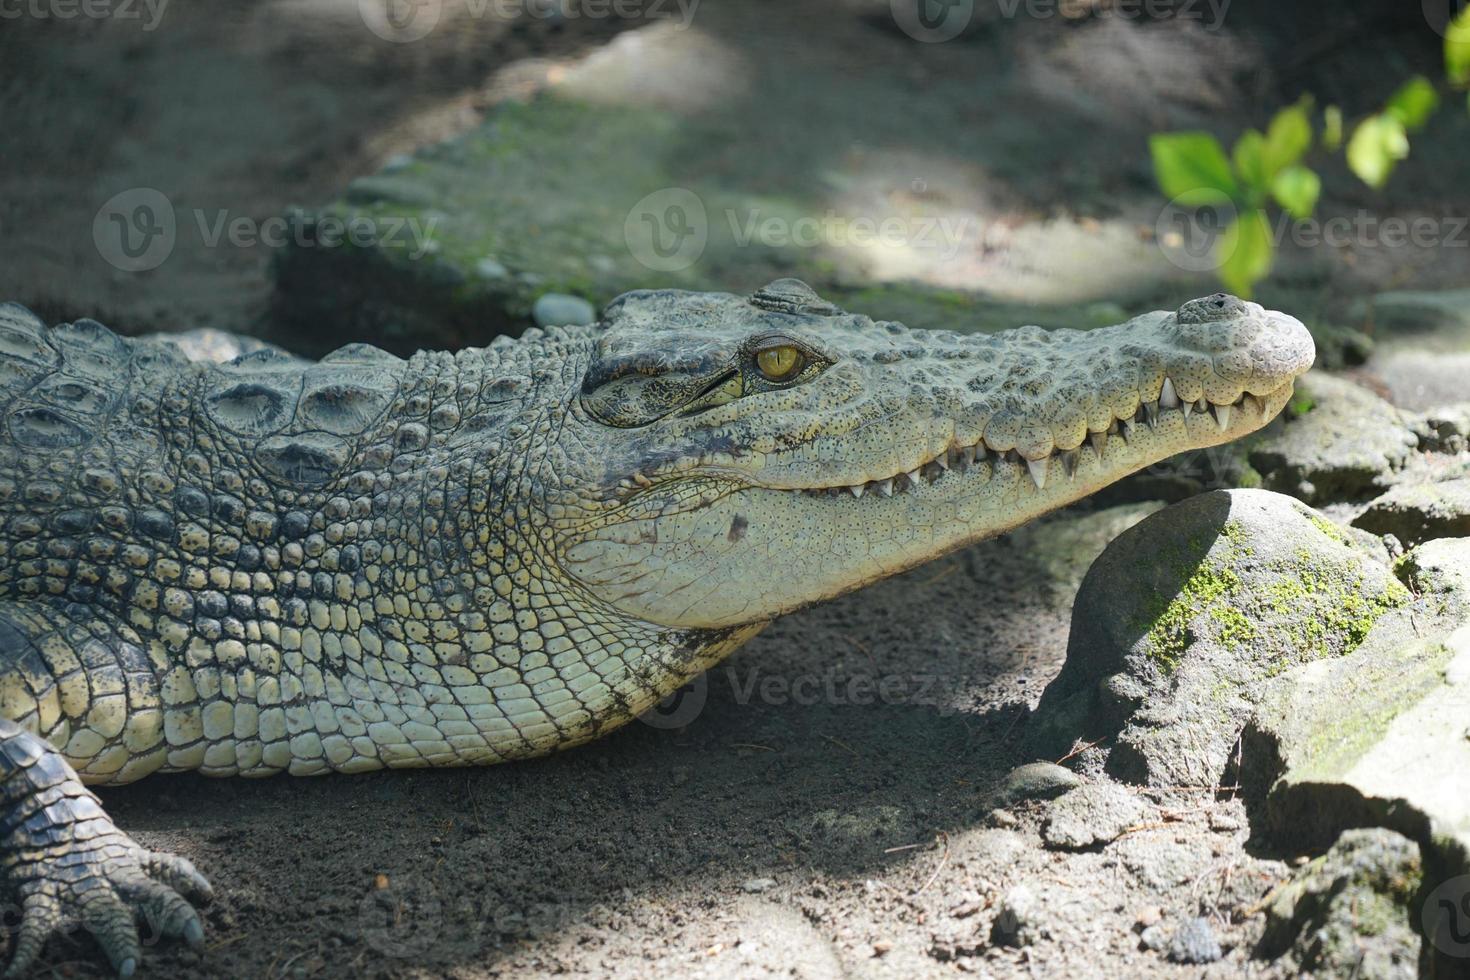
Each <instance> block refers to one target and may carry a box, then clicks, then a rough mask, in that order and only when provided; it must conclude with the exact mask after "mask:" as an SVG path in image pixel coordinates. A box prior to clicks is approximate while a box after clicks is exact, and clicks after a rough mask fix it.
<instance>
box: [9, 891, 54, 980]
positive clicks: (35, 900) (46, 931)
mask: <svg viewBox="0 0 1470 980" xmlns="http://www.w3.org/2000/svg"><path fill="white" fill-rule="evenodd" d="M60 924H61V908H60V906H59V905H57V903H56V899H55V898H54V897H52V896H51V895H50V894H49V893H46V892H34V893H32V894H31V895H29V896H27V898H26V900H25V907H24V908H23V909H22V910H21V920H20V929H19V930H18V931H17V932H16V934H15V946H14V949H15V952H14V955H12V956H11V957H10V966H9V967H8V968H7V969H6V970H5V973H4V974H3V975H0V976H3V977H4V980H12V978H14V977H19V976H23V975H24V974H25V972H26V971H27V970H29V969H30V966H31V964H32V963H33V962H35V959H36V955H37V954H38V953H40V952H41V947H42V946H44V945H46V938H47V937H48V936H50V935H51V933H52V931H53V930H55V929H56V928H57V927H58V926H59V925H60Z"/></svg>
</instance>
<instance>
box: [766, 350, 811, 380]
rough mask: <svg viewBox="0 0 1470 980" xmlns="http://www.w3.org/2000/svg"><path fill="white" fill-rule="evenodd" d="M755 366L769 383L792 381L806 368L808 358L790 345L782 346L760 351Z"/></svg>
mask: <svg viewBox="0 0 1470 980" xmlns="http://www.w3.org/2000/svg"><path fill="white" fill-rule="evenodd" d="M755 366H756V368H757V370H759V371H760V373H761V374H762V375H763V376H764V377H765V379H766V380H767V381H777V382H779V381H790V380H791V379H792V378H794V377H796V376H797V375H798V374H800V373H801V369H802V368H804V367H806V358H805V357H803V356H802V353H801V351H799V350H797V349H796V348H795V347H792V346H791V345H790V344H782V345H780V346H779V347H767V348H766V349H765V350H762V351H758V352H757V353H756V355H755Z"/></svg>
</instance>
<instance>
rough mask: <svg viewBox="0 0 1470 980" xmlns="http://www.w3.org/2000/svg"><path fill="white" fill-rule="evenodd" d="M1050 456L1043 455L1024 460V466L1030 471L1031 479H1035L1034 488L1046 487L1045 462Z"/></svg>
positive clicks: (1042, 488) (1043, 488) (1041, 488)
mask: <svg viewBox="0 0 1470 980" xmlns="http://www.w3.org/2000/svg"><path fill="white" fill-rule="evenodd" d="M1050 458H1051V457H1049V456H1043V457H1042V458H1041V459H1028V460H1026V468H1027V469H1028V470H1030V471H1031V479H1032V480H1034V481H1036V489H1038V490H1045V489H1046V464H1047V461H1048V460H1049V459H1050Z"/></svg>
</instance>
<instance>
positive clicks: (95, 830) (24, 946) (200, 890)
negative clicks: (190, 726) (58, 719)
mask: <svg viewBox="0 0 1470 980" xmlns="http://www.w3.org/2000/svg"><path fill="white" fill-rule="evenodd" d="M0 869H3V872H4V877H5V884H6V886H7V888H8V891H9V895H10V901H11V903H12V905H13V907H19V909H20V911H21V915H22V918H21V924H20V929H19V931H18V932H17V933H16V934H15V942H14V945H13V947H12V953H11V961H10V966H9V968H8V969H7V970H6V971H5V974H4V976H5V977H7V978H9V977H19V976H21V975H23V974H24V973H25V971H26V970H27V968H28V967H29V966H30V965H31V963H32V961H34V960H35V958H36V955H37V954H38V953H40V951H41V947H42V946H43V945H44V944H45V942H46V940H47V938H48V937H49V936H50V935H51V934H52V933H55V932H58V931H62V930H68V929H71V928H74V927H76V926H81V927H82V928H83V929H85V930H86V931H88V932H90V933H91V934H92V935H93V936H94V937H96V939H97V942H98V944H99V945H101V947H102V950H103V952H104V953H106V954H107V958H108V959H109V960H111V961H112V965H113V967H114V968H115V969H116V970H117V972H118V975H119V976H121V977H127V976H131V975H132V973H133V971H134V970H135V969H136V968H137V965H138V961H139V958H140V957H141V955H142V951H141V949H140V946H139V942H138V930H137V926H136V925H135V923H134V919H135V918H140V919H143V920H144V921H146V922H147V923H148V924H149V926H150V928H151V929H152V932H153V934H154V935H159V936H168V937H172V938H180V939H184V940H186V941H187V942H188V943H189V944H190V945H192V946H195V947H196V948H197V947H198V946H200V945H202V944H203V942H204V928H203V926H202V925H201V924H200V922H199V915H198V913H196V912H195V911H194V909H193V907H192V906H191V905H190V904H189V902H188V901H186V900H185V898H184V896H188V898H190V899H193V900H195V901H198V902H205V901H208V900H209V898H210V895H211V890H210V887H209V882H207V881H205V880H204V876H203V875H201V874H200V873H199V872H198V871H196V870H194V866H193V865H192V864H190V863H189V862H188V861H187V860H185V859H184V858H181V857H177V856H175V855H172V854H161V853H158V852H156V851H149V850H146V849H144V848H142V847H139V846H138V844H137V843H136V842H134V841H133V839H132V838H131V837H129V836H128V835H127V834H125V833H123V832H122V831H121V830H118V829H117V826H116V825H115V824H113V822H112V819H111V818H110V817H108V815H107V814H106V813H104V812H103V810H102V806H101V804H100V803H98V801H97V797H96V796H94V795H93V794H92V792H91V791H90V790H88V789H87V788H86V787H85V786H83V785H82V782H81V780H80V779H78V778H77V774H76V771H75V770H73V769H72V767H71V766H70V765H68V764H67V761H66V760H65V759H63V758H62V757H61V754H60V753H59V752H57V751H56V750H55V749H54V748H52V747H51V746H50V745H49V744H47V743H46V742H43V741H42V740H41V739H39V738H37V737H36V736H35V735H32V734H31V733H30V732H28V731H26V730H25V729H23V728H21V727H20V726H19V725H17V724H15V723H14V722H11V721H7V720H6V719H4V718H0Z"/></svg>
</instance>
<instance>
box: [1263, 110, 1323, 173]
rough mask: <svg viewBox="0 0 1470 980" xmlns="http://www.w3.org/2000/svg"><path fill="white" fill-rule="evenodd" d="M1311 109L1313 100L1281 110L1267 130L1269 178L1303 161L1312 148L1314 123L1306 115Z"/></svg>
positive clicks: (1266, 156) (1267, 171)
mask: <svg viewBox="0 0 1470 980" xmlns="http://www.w3.org/2000/svg"><path fill="white" fill-rule="evenodd" d="M1310 107H1311V101H1310V99H1308V98H1304V99H1302V100H1301V101H1300V102H1298V103H1297V104H1296V105H1294V106H1287V107H1286V108H1285V109H1282V110H1281V111H1280V112H1278V113H1276V117H1275V118H1274V119H1272V120H1271V125H1270V126H1269V127H1267V129H1266V147H1265V154H1264V156H1265V163H1266V176H1267V177H1268V178H1269V177H1274V176H1276V174H1277V173H1278V172H1279V171H1281V170H1282V169H1284V168H1286V167H1289V166H1291V165H1292V164H1293V163H1296V162H1298V161H1299V160H1301V158H1302V157H1304V156H1306V155H1307V151H1308V150H1310V149H1311V148H1312V120H1311V117H1310V116H1308V115H1307V113H1308V111H1309V110H1310Z"/></svg>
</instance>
